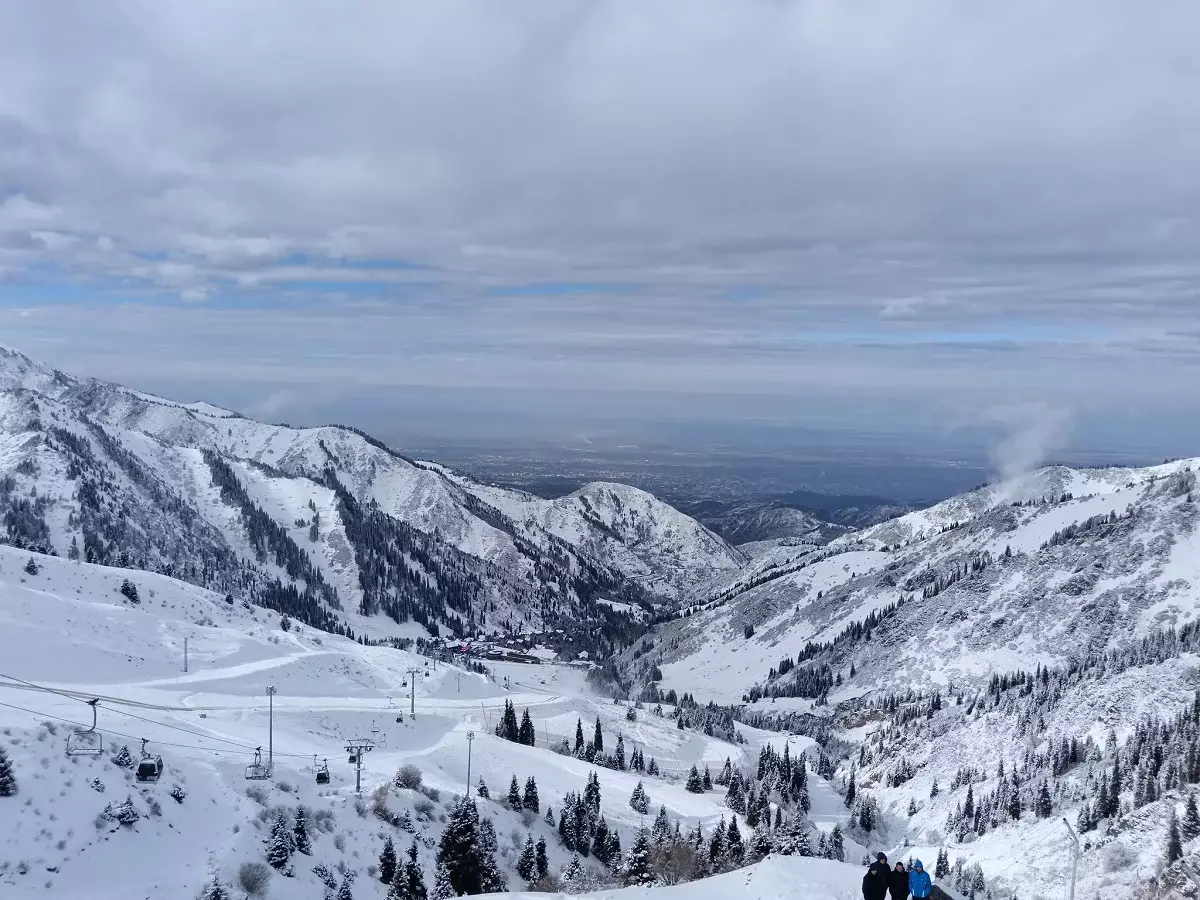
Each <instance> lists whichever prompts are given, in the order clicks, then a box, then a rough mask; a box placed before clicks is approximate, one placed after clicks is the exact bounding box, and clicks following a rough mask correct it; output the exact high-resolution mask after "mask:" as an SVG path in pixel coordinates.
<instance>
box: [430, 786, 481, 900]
mask: <svg viewBox="0 0 1200 900" xmlns="http://www.w3.org/2000/svg"><path fill="white" fill-rule="evenodd" d="M437 862H438V865H439V866H443V867H445V869H446V872H447V873H448V874H449V877H450V884H451V885H452V886H453V887H454V891H455V893H456V894H482V893H483V892H484V887H483V881H484V876H485V874H486V871H487V868H488V865H489V863H490V864H491V865H492V866H493V867H494V865H495V863H494V861H493V860H485V859H484V853H483V840H482V837H481V835H480V823H479V809H478V808H477V807H476V806H475V801H474V800H472V799H470V798H467V799H464V800H460V801H459V802H458V803H457V804H455V805H454V807H453V808H451V810H450V815H449V819H448V821H447V822H446V827H445V830H444V831H443V832H442V840H441V843H440V845H439V846H438V854H437ZM435 891H436V886H435Z"/></svg>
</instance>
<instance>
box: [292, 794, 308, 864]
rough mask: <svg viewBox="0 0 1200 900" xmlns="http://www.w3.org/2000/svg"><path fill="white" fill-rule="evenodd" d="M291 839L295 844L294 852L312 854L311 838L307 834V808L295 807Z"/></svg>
mask: <svg viewBox="0 0 1200 900" xmlns="http://www.w3.org/2000/svg"><path fill="white" fill-rule="evenodd" d="M292 840H293V841H294V842H295V844H296V852H297V853H303V854H304V855H305V856H312V839H311V838H309V836H308V809H307V808H306V807H304V806H297V807H296V824H295V825H294V826H293V827H292Z"/></svg>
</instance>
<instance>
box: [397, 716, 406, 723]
mask: <svg viewBox="0 0 1200 900" xmlns="http://www.w3.org/2000/svg"><path fill="white" fill-rule="evenodd" d="M396 721H397V722H403V721H404V716H403V715H399V716H396Z"/></svg>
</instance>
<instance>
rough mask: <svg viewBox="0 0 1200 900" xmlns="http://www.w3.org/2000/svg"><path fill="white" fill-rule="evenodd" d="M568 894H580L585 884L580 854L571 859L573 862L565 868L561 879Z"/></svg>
mask: <svg viewBox="0 0 1200 900" xmlns="http://www.w3.org/2000/svg"><path fill="white" fill-rule="evenodd" d="M559 880H560V881H561V882H562V884H563V887H564V889H565V890H566V892H567V893H568V894H574V893H578V892H579V890H580V889H581V887H582V882H583V866H582V865H581V864H580V862H579V854H575V855H574V856H572V857H571V861H570V862H569V863H567V864H566V865H565V866H563V870H562V876H561V877H560V879H559Z"/></svg>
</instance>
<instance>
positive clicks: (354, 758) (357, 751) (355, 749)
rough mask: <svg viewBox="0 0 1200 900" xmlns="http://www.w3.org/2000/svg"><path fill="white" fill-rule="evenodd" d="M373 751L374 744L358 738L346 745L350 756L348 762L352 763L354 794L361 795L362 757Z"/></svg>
mask: <svg viewBox="0 0 1200 900" xmlns="http://www.w3.org/2000/svg"><path fill="white" fill-rule="evenodd" d="M374 749H375V744H374V742H372V741H369V740H367V739H366V738H360V739H359V740H357V741H351V742H350V743H349V744H347V745H346V752H347V753H349V754H350V762H352V763H354V793H356V794H361V793H362V762H363V758H362V755H363V754H364V753H370V752H371V751H372V750H374Z"/></svg>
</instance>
